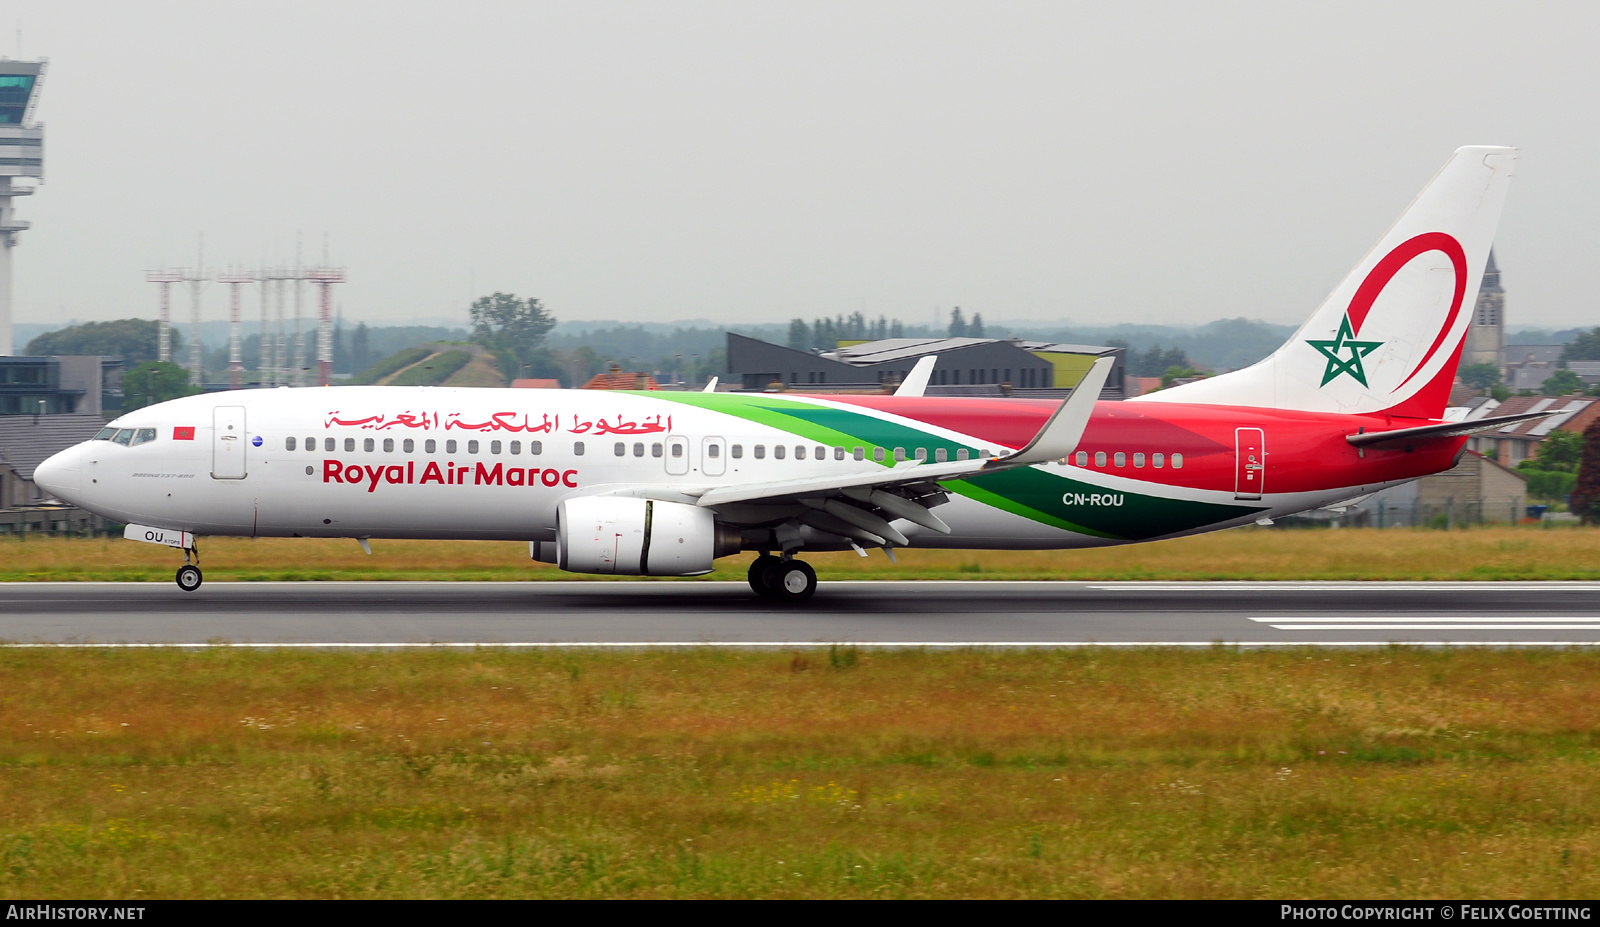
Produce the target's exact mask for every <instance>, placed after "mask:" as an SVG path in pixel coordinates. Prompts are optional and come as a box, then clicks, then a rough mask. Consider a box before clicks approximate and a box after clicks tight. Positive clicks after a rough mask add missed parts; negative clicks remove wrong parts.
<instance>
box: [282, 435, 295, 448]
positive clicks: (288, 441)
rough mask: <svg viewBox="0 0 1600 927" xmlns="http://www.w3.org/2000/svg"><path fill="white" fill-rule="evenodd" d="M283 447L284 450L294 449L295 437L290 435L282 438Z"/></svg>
mask: <svg viewBox="0 0 1600 927" xmlns="http://www.w3.org/2000/svg"><path fill="white" fill-rule="evenodd" d="M283 449H284V450H286V451H292V450H294V449H295V439H294V437H293V436H292V435H291V436H290V437H287V438H284V439H283Z"/></svg>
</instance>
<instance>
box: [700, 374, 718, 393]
mask: <svg viewBox="0 0 1600 927" xmlns="http://www.w3.org/2000/svg"><path fill="white" fill-rule="evenodd" d="M716 391H717V378H716V377H712V378H711V382H709V383H707V384H706V388H705V389H703V390H701V391H700V392H702V393H714V392H716Z"/></svg>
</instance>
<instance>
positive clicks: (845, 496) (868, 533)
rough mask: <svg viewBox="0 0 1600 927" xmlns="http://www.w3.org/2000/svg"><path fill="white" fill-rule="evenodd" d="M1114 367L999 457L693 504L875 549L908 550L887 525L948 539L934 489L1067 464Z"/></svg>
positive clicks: (1105, 367) (717, 491)
mask: <svg viewBox="0 0 1600 927" xmlns="http://www.w3.org/2000/svg"><path fill="white" fill-rule="evenodd" d="M1111 366H1112V359H1111V358H1101V359H1100V360H1097V361H1095V364H1094V366H1093V367H1092V368H1090V370H1089V372H1088V373H1086V374H1084V377H1083V379H1082V380H1081V381H1080V382H1079V384H1078V386H1077V388H1075V389H1074V390H1073V391H1072V393H1071V394H1070V395H1069V396H1068V397H1067V399H1066V401H1064V402H1062V403H1061V405H1060V406H1059V407H1058V408H1057V409H1056V411H1055V412H1054V413H1053V414H1052V415H1051V416H1050V419H1049V420H1048V421H1047V422H1045V424H1044V427H1043V428H1040V429H1039V432H1038V433H1037V434H1035V435H1034V436H1033V440H1031V441H1029V442H1028V443H1027V444H1026V445H1025V446H1024V447H1022V448H1021V449H1020V450H1017V451H1014V452H1012V453H1010V454H1007V455H1005V456H1003V457H992V458H988V459H973V460H954V461H949V462H946V463H927V462H924V461H917V460H907V461H902V462H900V463H898V464H895V465H894V466H893V467H890V468H888V469H884V470H879V471H876V472H873V473H854V474H849V475H840V476H819V477H806V478H802V479H793V480H772V481H768V482H761V483H743V484H738V485H733V486H718V487H715V488H712V489H708V490H706V491H705V492H704V493H702V494H701V495H700V496H699V498H698V499H697V500H696V503H697V504H698V505H700V506H703V507H711V506H729V505H734V504H741V503H742V504H752V505H781V504H788V505H799V506H802V507H804V508H805V509H807V510H808V511H804V512H803V513H802V514H801V515H800V516H799V521H801V522H802V523H805V524H810V525H812V526H813V527H816V528H819V529H821V530H824V531H829V532H831V533H834V534H839V535H842V536H845V537H851V538H856V539H859V540H864V541H867V542H869V543H872V544H878V545H882V544H884V543H893V544H896V545H901V546H903V545H905V544H907V543H909V542H908V541H907V540H906V538H905V536H904V535H902V534H901V533H900V532H899V531H897V530H895V529H894V528H893V527H892V526H891V525H889V520H890V519H894V518H904V519H907V520H908V521H912V522H915V523H917V524H919V525H924V526H926V527H928V528H931V529H933V530H935V531H939V532H941V533H944V534H949V533H950V528H949V526H947V525H946V524H945V523H944V522H943V521H941V520H940V519H939V517H938V516H936V515H934V514H933V513H932V512H930V511H928V509H929V508H930V507H931V506H933V505H938V504H939V503H941V502H943V501H944V494H943V493H942V492H940V491H939V490H938V487H937V484H938V483H940V482H943V481H945V480H958V479H964V478H966V477H969V476H977V475H979V474H983V473H994V472H997V471H1000V470H1009V469H1012V468H1015V467H1026V466H1031V465H1033V464H1038V463H1044V462H1046V461H1051V460H1060V459H1064V458H1065V457H1066V456H1067V455H1068V454H1070V453H1072V451H1073V450H1074V449H1076V448H1077V446H1078V442H1079V440H1081V439H1082V437H1083V432H1084V429H1085V428H1087V427H1088V424H1089V417H1090V416H1091V415H1092V414H1093V413H1094V404H1095V402H1096V401H1097V400H1098V399H1099V398H1100V390H1101V388H1102V387H1103V386H1104V385H1105V381H1106V378H1107V377H1108V376H1109V375H1110V373H1111Z"/></svg>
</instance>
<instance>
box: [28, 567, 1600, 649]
mask: <svg viewBox="0 0 1600 927" xmlns="http://www.w3.org/2000/svg"><path fill="white" fill-rule="evenodd" d="M0 640H3V641H5V642H9V643H12V644H23V645H37V644H70V643H93V644H136V645H137V644H184V645H193V644H206V643H219V642H225V643H231V644H236V645H314V646H341V645H354V646H380V647H383V646H421V645H430V644H443V645H474V644H521V645H569V646H570V645H600V646H607V645H636V644H646V645H675V646H681V645H708V644H709V645H722V646H781V645H799V644H811V643H826V642H853V643H859V644H877V645H907V646H953V645H954V646H964V645H989V646H1052V645H1088V644H1095V645H1107V646H1148V645H1162V644H1166V645H1176V646H1196V645H1201V646H1204V645H1210V644H1214V643H1218V642H1222V643H1237V644H1247V645H1289V644H1333V645H1360V646H1367V645H1383V644H1387V643H1396V642H1399V643H1418V644H1458V645H1465V646H1475V645H1506V646H1537V645H1545V646H1567V645H1594V644H1600V583H1580V582H1548V583H1545V582H1513V583H1487V582H1486V583H1342V582H1341V583H1327V582H1290V583H1260V582H1197V583H1183V582H1148V583H1139V582H1134V583H1086V582H1019V583H1012V582H934V581H910V582H896V581H871V582H824V583H823V584H822V586H821V588H820V590H819V591H818V593H817V595H816V597H815V598H813V599H812V600H811V601H810V602H809V603H806V604H804V605H800V606H783V605H778V604H774V603H771V602H766V601H763V600H761V599H758V598H757V597H756V596H755V595H754V594H753V593H751V591H750V589H749V587H748V586H746V585H744V584H743V583H723V582H581V581H580V582H526V583H399V582H369V583H333V582H302V583H207V584H206V585H204V586H203V587H201V589H200V590H199V591H197V592H194V593H184V592H182V591H180V590H179V589H178V588H177V586H176V585H175V584H171V583H7V584H3V585H0Z"/></svg>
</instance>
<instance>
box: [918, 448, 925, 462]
mask: <svg viewBox="0 0 1600 927" xmlns="http://www.w3.org/2000/svg"><path fill="white" fill-rule="evenodd" d="M927 459H928V449H927V448H925V447H919V448H917V460H919V461H920V460H927Z"/></svg>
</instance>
